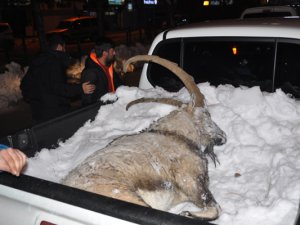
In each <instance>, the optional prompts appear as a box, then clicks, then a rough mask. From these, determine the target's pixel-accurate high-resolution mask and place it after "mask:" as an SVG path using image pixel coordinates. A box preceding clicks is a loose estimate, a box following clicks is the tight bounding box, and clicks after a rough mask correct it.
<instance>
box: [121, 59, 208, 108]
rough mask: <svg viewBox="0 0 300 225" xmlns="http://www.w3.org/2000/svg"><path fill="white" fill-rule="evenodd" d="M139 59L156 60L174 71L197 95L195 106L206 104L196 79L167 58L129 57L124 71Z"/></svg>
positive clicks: (191, 91) (188, 88)
mask: <svg viewBox="0 0 300 225" xmlns="http://www.w3.org/2000/svg"><path fill="white" fill-rule="evenodd" d="M137 61H147V62H154V63H157V64H159V65H161V66H164V67H166V68H167V69H169V70H170V71H171V72H173V73H174V74H175V75H176V76H177V77H178V78H179V79H180V80H181V81H182V82H183V83H184V85H185V87H186V89H187V90H188V91H189V93H190V95H191V96H192V95H194V96H195V106H196V107H203V106H204V96H203V94H202V93H201V92H200V90H199V88H198V87H197V85H196V84H195V82H194V79H193V77H192V76H191V75H189V74H188V73H187V72H185V71H184V70H183V69H181V68H180V67H179V66H178V65H177V64H176V63H174V62H171V61H169V60H167V59H163V58H160V57H158V56H155V55H136V56H134V57H132V58H130V59H128V60H127V61H126V62H125V63H124V66H123V71H124V72H125V73H126V68H127V66H128V65H129V64H131V63H134V62H137Z"/></svg>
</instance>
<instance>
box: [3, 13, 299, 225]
mask: <svg viewBox="0 0 300 225" xmlns="http://www.w3.org/2000/svg"><path fill="white" fill-rule="evenodd" d="M299 27H300V21H298V20H290V19H288V20H281V19H270V20H269V19H268V20H265V19H260V20H256V19H254V20H252V19H251V20H232V21H212V22H203V23H201V24H194V25H188V26H184V27H182V28H176V29H174V30H168V31H165V32H162V33H161V34H159V35H158V36H157V37H156V38H155V39H154V41H153V44H152V46H151V48H150V51H149V54H155V55H158V56H160V57H163V58H166V59H169V60H172V61H174V62H176V63H178V65H180V66H181V67H182V68H183V69H184V70H186V71H187V72H188V73H190V74H201V76H199V77H197V76H195V77H194V79H195V80H196V82H203V81H209V82H210V83H211V84H216V85H217V84H232V85H234V86H239V85H245V86H254V85H255V86H259V87H260V88H261V89H262V90H263V91H270V92H272V91H274V90H275V89H276V88H278V87H281V88H282V90H283V91H285V92H287V93H289V94H291V95H293V96H294V97H295V98H300V79H299V72H300V64H299V58H300V29H299ZM195 59H197V60H195ZM199 59H201V60H199ZM199 62H201V63H199ZM192 71H193V73H191V72H192ZM154 86H160V87H162V88H164V89H166V90H169V91H178V90H179V89H180V88H181V87H182V83H181V82H180V81H179V80H177V79H176V78H174V76H173V75H171V74H170V73H169V72H168V71H166V70H164V68H160V67H159V66H156V65H152V64H151V63H147V64H145V66H144V68H143V71H142V76H141V80H140V87H141V88H151V87H154ZM99 107H100V104H98V103H97V104H95V105H91V106H89V107H87V108H84V109H80V110H77V111H75V112H72V113H70V114H67V115H64V116H62V117H59V118H56V119H54V120H51V121H49V122H45V123H42V124H40V125H36V126H34V127H31V128H28V129H25V130H21V131H20V132H18V133H15V134H13V135H8V136H6V137H3V138H1V139H0V143H2V144H6V145H9V146H13V147H17V148H20V149H22V150H23V151H24V152H26V154H27V155H28V156H29V157H31V156H33V155H34V154H35V153H36V152H37V151H39V150H41V149H42V148H50V147H53V146H55V144H56V143H57V142H58V140H64V139H67V138H69V137H70V136H72V134H73V133H74V132H75V131H76V130H77V129H78V128H79V127H81V126H82V125H83V123H84V122H85V121H87V120H88V119H93V118H94V117H95V115H96V114H97V112H98V109H99ZM66 127H68V129H65V128H66ZM62 128H64V129H62ZM0 202H1V204H0V224H6V225H19V224H26V225H31V224H32V225H55V224H66V225H75V224H76V225H77V224H103V225H104V224H105V225H107V224H117V225H122V224H153V225H154V224H164V225H168V224H169V225H177V224H178V225H179V224H180V225H182V224H191V225H193V224H198V225H201V224H202V225H208V224H211V223H209V222H205V221H199V220H194V219H189V218H186V217H182V216H178V215H174V214H170V213H167V212H162V211H158V210H155V209H151V208H147V207H142V206H138V205H135V204H131V203H127V202H122V201H119V200H115V199H111V198H107V197H104V196H100V195H97V194H93V193H89V192H85V191H82V190H79V189H75V188H71V187H67V186H64V185H61V184H57V183H53V182H50V181H46V180H42V179H38V178H35V177H30V176H27V175H21V176H20V177H14V176H12V175H10V174H7V173H4V172H3V173H1V174H0ZM228 225H230V224H228ZM295 225H300V219H299V213H298V217H297V218H296V220H295Z"/></svg>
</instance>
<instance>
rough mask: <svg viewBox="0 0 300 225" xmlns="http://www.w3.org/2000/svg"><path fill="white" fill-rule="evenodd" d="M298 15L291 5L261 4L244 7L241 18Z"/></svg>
mask: <svg viewBox="0 0 300 225" xmlns="http://www.w3.org/2000/svg"><path fill="white" fill-rule="evenodd" d="M293 16H299V14H298V12H297V11H296V9H294V8H293V7H291V6H261V7H253V8H247V9H245V10H244V11H243V12H242V14H241V17H240V18H241V19H246V18H260V17H293Z"/></svg>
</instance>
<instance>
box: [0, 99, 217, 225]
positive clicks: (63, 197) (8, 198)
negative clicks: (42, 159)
mask: <svg viewBox="0 0 300 225" xmlns="http://www.w3.org/2000/svg"><path fill="white" fill-rule="evenodd" d="M100 106H101V105H100V103H96V104H94V105H91V106H89V107H87V108H83V109H79V110H76V111H74V112H71V113H69V114H66V115H64V116H61V117H59V118H56V119H53V120H51V121H47V122H45V123H41V124H38V125H35V126H33V127H31V128H28V129H24V130H21V131H19V132H17V133H15V134H12V135H8V136H6V137H2V138H0V143H3V144H6V145H9V146H12V147H15V148H19V149H21V150H23V151H24V152H25V153H26V154H27V156H28V157H32V156H34V154H35V153H36V152H38V151H40V150H41V149H42V148H53V147H55V146H57V143H58V142H59V141H63V140H66V139H67V138H69V137H71V136H72V135H73V134H74V132H75V131H76V130H77V129H78V128H80V127H81V126H82V125H83V124H84V123H85V122H86V121H87V120H90V119H91V120H93V119H94V118H95V116H96V115H97V112H98V110H99V107H100ZM66 128H67V129H66ZM0 202H1V204H0V224H9V225H19V224H26V225H31V224H34V225H55V224H67V225H79V224H99V225H101V224H103V225H104V224H105V225H107V224H117V225H122V224H124V225H126V224H149V225H152V224H153V225H154V224H155V225H158V224H162V225H182V224H185V225H194V224H195V225H196V224H197V225H209V224H211V223H208V222H205V221H199V220H195V219H190V218H186V217H183V216H178V215H174V214H171V213H167V212H163V211H159V210H155V209H152V208H148V207H143V206H138V205H135V204H132V203H128V202H123V201H119V200H116V199H112V198H108V197H105V196H101V195H97V194H94V193H90V192H86V191H83V190H79V189H75V188H71V187H67V186H64V185H61V184H58V183H54V182H50V181H46V180H42V179H38V178H35V177H31V176H27V175H21V176H20V177H15V176H12V175H10V174H8V173H5V172H3V173H0Z"/></svg>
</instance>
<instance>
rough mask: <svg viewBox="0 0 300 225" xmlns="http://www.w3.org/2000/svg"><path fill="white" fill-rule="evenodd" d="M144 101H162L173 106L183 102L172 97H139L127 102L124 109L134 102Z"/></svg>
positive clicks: (179, 105) (178, 105)
mask: <svg viewBox="0 0 300 225" xmlns="http://www.w3.org/2000/svg"><path fill="white" fill-rule="evenodd" d="M144 102H156V103H164V104H168V105H173V106H177V107H181V106H182V104H183V103H182V102H181V101H178V100H176V99H172V98H139V99H136V100H133V101H131V102H129V103H128V104H127V105H126V110H128V109H129V108H130V107H131V106H133V105H135V104H138V103H144Z"/></svg>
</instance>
